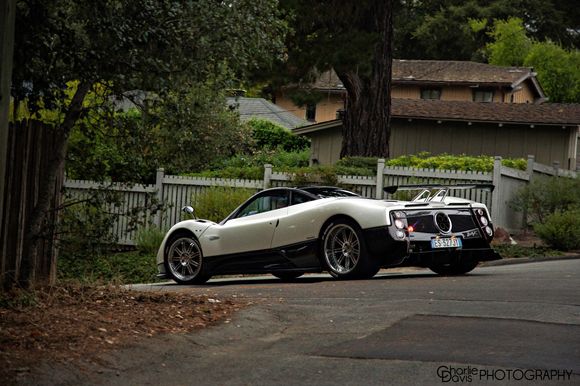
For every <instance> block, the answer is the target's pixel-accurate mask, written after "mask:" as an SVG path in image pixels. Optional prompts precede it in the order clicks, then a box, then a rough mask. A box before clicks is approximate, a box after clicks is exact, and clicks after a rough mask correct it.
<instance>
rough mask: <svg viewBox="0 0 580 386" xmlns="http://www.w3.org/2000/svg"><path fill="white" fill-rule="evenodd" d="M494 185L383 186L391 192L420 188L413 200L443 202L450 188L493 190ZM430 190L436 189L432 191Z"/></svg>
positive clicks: (386, 190)
mask: <svg viewBox="0 0 580 386" xmlns="http://www.w3.org/2000/svg"><path fill="white" fill-rule="evenodd" d="M494 188H495V186H493V185H492V184H456V185H442V184H426V185H398V186H387V187H386V188H383V191H384V192H385V193H389V194H393V193H395V192H397V191H398V190H421V192H420V193H419V194H417V195H416V196H415V197H414V198H413V200H411V201H415V202H431V201H440V202H443V201H444V199H445V197H447V193H449V191H450V190H467V189H484V190H489V191H490V192H493V189H494ZM432 190H436V192H435V193H432V192H431V191H432Z"/></svg>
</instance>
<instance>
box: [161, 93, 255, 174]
mask: <svg viewBox="0 0 580 386" xmlns="http://www.w3.org/2000/svg"><path fill="white" fill-rule="evenodd" d="M224 99H225V98H224V94H223V93H222V92H220V89H219V88H216V86H215V85H213V84H211V83H199V84H195V85H192V87H191V88H186V89H181V90H175V91H172V92H170V93H168V94H167V95H166V96H165V98H164V99H163V100H162V101H160V102H159V104H158V106H157V107H156V108H155V109H154V110H153V111H151V112H150V119H151V120H152V121H153V122H154V123H155V124H156V125H155V126H156V127H157V128H158V130H159V140H160V146H159V158H160V160H159V162H160V164H161V165H163V166H164V167H165V168H166V169H167V171H168V172H169V173H173V174H179V173H187V172H193V171H199V170H202V169H203V168H207V167H209V166H211V165H212V163H214V162H215V160H216V159H217V160H219V159H220V158H226V157H229V156H232V155H233V154H234V153H236V152H237V151H244V145H245V144H248V142H249V141H250V133H249V131H248V129H247V128H246V126H243V125H240V124H239V120H238V116H237V115H236V114H234V113H233V112H231V111H229V109H227V107H226V105H225V103H224Z"/></svg>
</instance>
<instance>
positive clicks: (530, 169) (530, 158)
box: [526, 154, 536, 181]
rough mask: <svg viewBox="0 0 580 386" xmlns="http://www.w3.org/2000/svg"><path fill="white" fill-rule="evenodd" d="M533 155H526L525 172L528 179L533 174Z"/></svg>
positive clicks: (529, 179) (530, 178)
mask: <svg viewBox="0 0 580 386" xmlns="http://www.w3.org/2000/svg"><path fill="white" fill-rule="evenodd" d="M535 162H536V161H535V157H534V156H533V155H531V154H529V155H528V165H527V166H526V173H528V181H531V180H532V177H533V176H534V163H535Z"/></svg>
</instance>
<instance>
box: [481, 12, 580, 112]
mask: <svg viewBox="0 0 580 386" xmlns="http://www.w3.org/2000/svg"><path fill="white" fill-rule="evenodd" d="M489 35H490V36H491V37H492V38H493V41H492V42H490V43H488V44H487V45H486V51H487V57H488V61H489V63H490V64H496V65H504V66H511V65H518V66H520V65H524V66H528V67H533V68H534V70H535V71H536V72H537V73H538V79H539V81H540V84H541V85H542V87H543V89H544V91H545V92H546V95H547V96H548V98H549V100H550V101H551V102H567V103H578V102H580V71H578V68H580V51H578V50H577V49H573V50H570V51H568V50H566V49H564V48H562V46H560V45H559V44H556V43H554V42H552V41H549V40H547V41H544V42H540V41H532V39H530V38H529V37H528V33H527V31H526V29H525V28H524V24H523V21H522V20H521V19H518V18H510V19H508V20H507V21H504V20H496V21H495V23H494V28H493V30H492V31H491V32H489Z"/></svg>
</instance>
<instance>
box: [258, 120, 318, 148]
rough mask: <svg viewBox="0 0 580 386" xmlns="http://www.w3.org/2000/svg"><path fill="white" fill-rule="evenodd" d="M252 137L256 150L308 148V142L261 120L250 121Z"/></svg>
mask: <svg viewBox="0 0 580 386" xmlns="http://www.w3.org/2000/svg"><path fill="white" fill-rule="evenodd" d="M248 125H249V126H250V127H251V128H252V137H253V139H254V141H255V142H256V146H257V147H258V149H264V148H269V149H276V148H281V149H283V150H285V151H300V150H305V149H308V148H309V147H310V140H309V139H308V138H306V137H303V136H298V135H294V134H292V133H291V132H290V131H289V130H287V129H285V128H283V127H281V126H278V125H276V124H275V123H272V122H270V121H267V120H263V119H251V120H249V121H248Z"/></svg>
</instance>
